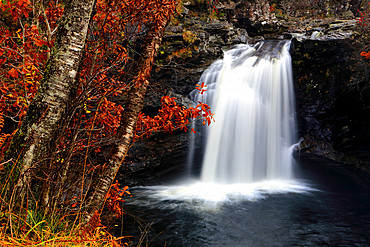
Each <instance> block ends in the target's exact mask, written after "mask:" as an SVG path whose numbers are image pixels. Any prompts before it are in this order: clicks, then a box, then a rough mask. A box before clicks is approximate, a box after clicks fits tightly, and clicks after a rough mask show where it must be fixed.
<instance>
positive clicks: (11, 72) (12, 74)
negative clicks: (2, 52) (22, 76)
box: [8, 68, 18, 78]
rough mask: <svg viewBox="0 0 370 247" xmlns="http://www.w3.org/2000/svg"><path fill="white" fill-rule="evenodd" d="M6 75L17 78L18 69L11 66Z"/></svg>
mask: <svg viewBox="0 0 370 247" xmlns="http://www.w3.org/2000/svg"><path fill="white" fill-rule="evenodd" d="M8 75H10V76H11V77H13V78H17V77H18V71H17V70H16V69H14V68H12V69H11V70H9V72H8Z"/></svg>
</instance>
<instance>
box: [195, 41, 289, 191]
mask: <svg viewBox="0 0 370 247" xmlns="http://www.w3.org/2000/svg"><path fill="white" fill-rule="evenodd" d="M289 47H290V42H288V41H265V42H261V43H257V44H256V45H254V46H249V45H239V46H236V47H234V48H232V49H231V50H229V51H226V52H225V53H224V59H222V60H218V61H216V62H215V63H213V64H212V65H211V66H210V68H209V69H208V70H207V71H205V72H204V73H203V75H202V77H201V79H200V82H205V84H206V85H207V86H208V88H207V89H208V90H207V92H206V93H205V94H204V95H203V96H201V95H197V94H196V93H195V92H194V93H193V96H194V101H195V102H197V101H203V102H206V103H207V104H209V105H210V106H211V107H212V111H213V112H214V113H215V119H216V122H215V123H212V124H211V126H210V127H209V129H208V130H207V131H206V132H207V133H206V148H205V155H204V160H203V164H202V173H201V181H202V182H205V183H225V184H236V183H250V182H256V181H261V180H273V179H290V178H292V162H293V159H292V148H291V147H292V146H293V144H294V143H295V113H294V93H293V84H292V65H291V57H290V54H289Z"/></svg>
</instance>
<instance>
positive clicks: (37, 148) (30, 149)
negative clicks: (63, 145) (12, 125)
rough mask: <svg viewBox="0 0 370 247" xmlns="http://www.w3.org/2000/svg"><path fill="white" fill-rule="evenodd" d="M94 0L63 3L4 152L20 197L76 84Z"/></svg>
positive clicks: (43, 156)
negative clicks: (39, 77)
mask: <svg viewBox="0 0 370 247" xmlns="http://www.w3.org/2000/svg"><path fill="white" fill-rule="evenodd" d="M95 2H96V0H69V1H67V2H66V5H65V9H64V13H63V16H62V18H61V20H60V23H59V25H58V32H57V37H56V41H55V46H54V47H53V48H52V52H51V57H50V59H49V61H48V62H47V64H46V70H45V73H44V78H43V81H42V85H41V86H40V88H39V90H38V92H37V94H36V96H35V98H34V99H33V101H32V103H31V104H30V106H29V109H28V111H27V114H26V116H25V118H24V120H23V121H22V125H21V126H20V128H19V129H18V131H17V132H16V134H15V135H14V137H13V139H12V142H11V146H10V148H9V151H8V152H7V153H6V156H7V158H8V159H9V158H13V160H18V162H17V164H16V165H17V168H16V171H17V172H16V174H18V176H17V175H15V176H13V177H15V178H16V179H15V181H17V183H16V185H15V186H16V188H17V192H18V195H20V196H24V194H25V187H26V185H27V184H29V182H30V180H31V178H32V173H33V171H34V170H37V169H42V164H43V163H45V162H46V159H45V157H46V156H47V155H49V152H48V151H49V150H50V149H49V147H50V141H51V140H52V138H53V134H54V132H55V131H56V129H57V128H58V123H59V121H60V120H61V118H62V117H63V113H64V110H65V108H66V104H67V102H68V99H69V94H70V92H71V89H72V87H73V85H74V84H75V83H76V75H77V72H78V67H79V64H80V61H81V59H82V54H83V50H84V47H85V42H86V37H87V33H88V28H89V24H90V21H91V19H92V16H93V10H94V8H95ZM13 185H14V184H13ZM13 185H11V186H13ZM19 193H20V194H19Z"/></svg>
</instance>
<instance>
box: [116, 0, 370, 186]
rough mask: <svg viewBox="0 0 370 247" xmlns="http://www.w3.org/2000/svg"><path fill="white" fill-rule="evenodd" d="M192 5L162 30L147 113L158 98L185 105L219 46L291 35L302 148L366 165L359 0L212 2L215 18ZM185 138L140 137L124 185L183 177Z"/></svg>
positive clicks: (368, 142)
mask: <svg viewBox="0 0 370 247" xmlns="http://www.w3.org/2000/svg"><path fill="white" fill-rule="evenodd" d="M192 2H194V1H190V2H188V3H189V4H188V5H186V6H185V11H183V17H182V19H180V20H179V22H178V23H176V25H173V26H170V27H168V29H167V35H166V36H165V37H164V39H163V44H162V46H161V49H160V54H159V56H158V58H157V62H156V66H155V68H154V73H153V75H152V82H151V86H150V88H149V90H148V93H147V101H146V102H147V104H146V106H145V109H144V112H145V113H147V114H149V115H155V114H156V112H157V110H158V108H159V104H160V98H161V97H162V96H163V95H168V94H170V95H172V96H175V97H177V98H179V99H180V102H181V104H184V105H187V104H189V101H188V98H187V95H188V94H189V93H190V92H191V91H192V90H193V89H194V87H195V84H196V83H198V80H199V78H200V76H201V74H202V73H203V71H204V70H205V69H206V68H207V67H208V66H209V65H210V64H211V63H212V62H213V61H214V60H215V59H217V58H220V57H222V49H224V48H226V47H230V46H232V45H235V44H239V43H246V42H249V43H253V42H255V41H258V40H263V39H292V60H293V77H294V83H295V91H296V101H297V106H296V108H297V119H298V127H299V133H298V136H299V137H300V138H301V139H302V142H301V147H300V149H301V152H309V153H315V154H318V155H321V156H325V157H327V158H331V159H333V160H336V161H340V162H343V163H348V164H352V165H354V166H356V167H358V168H360V169H363V170H368V171H369V170H370V169H369V167H370V166H369V164H370V125H369V124H368V123H369V122H370V121H369V120H370V89H369V71H370V70H369V69H370V67H369V64H368V61H365V60H363V58H362V57H361V56H359V53H360V51H362V50H363V49H365V48H364V47H365V45H367V44H366V42H367V41H366V40H365V41H361V39H360V38H361V36H360V35H358V33H357V21H356V20H355V19H354V14H355V13H356V11H357V9H358V8H360V7H361V6H363V5H362V3H361V2H359V1H351V4H350V1H349V0H341V1H336V2H333V3H332V2H331V1H317V2H318V3H317V4H318V5H317V6H318V7H317V8H315V9H314V10H312V11H308V10H307V9H305V6H306V5H307V1H300V0H299V1H297V3H296V6H291V4H289V2H290V1H288V0H286V1H274V0H272V1H270V2H266V1H265V0H255V1H248V2H247V3H245V2H244V1H239V2H232V1H221V2H219V3H218V5H215V6H214V7H215V8H216V9H218V11H220V12H222V13H224V15H223V16H222V17H221V18H218V19H212V18H204V17H194V16H191V13H192V12H194V11H195V10H196V9H197V8H207V6H206V5H201V6H199V5H195V4H193V3H192ZM211 2H212V1H211ZM305 4H306V5H305ZM300 6H301V7H300ZM304 10H307V11H308V12H307V11H306V12H305V11H304ZM302 16H304V17H305V18H302ZM307 17H310V18H307ZM197 135H198V136H196V137H195V139H196V140H197V141H196V144H197V147H198V148H196V150H195V152H196V155H195V160H194V165H193V167H192V170H191V172H192V173H193V174H198V173H199V170H200V164H201V159H202V158H201V157H202V149H201V148H200V147H201V146H202V145H203V144H202V141H201V138H200V136H199V135H200V134H199V133H198V134H197ZM190 138H191V135H189V133H183V132H177V133H174V134H173V135H163V134H162V135H157V136H153V137H151V138H150V139H148V140H144V141H141V142H138V143H137V144H135V145H134V146H133V148H132V150H131V153H130V156H129V157H128V159H127V163H126V164H125V166H123V167H122V172H121V176H122V179H123V178H124V179H125V180H126V181H125V183H126V184H154V183H166V182H169V181H171V179H173V178H178V177H181V176H183V177H186V176H189V168H188V164H187V161H186V160H187V156H188V153H189V147H188V144H189V142H190ZM191 172H190V173H191Z"/></svg>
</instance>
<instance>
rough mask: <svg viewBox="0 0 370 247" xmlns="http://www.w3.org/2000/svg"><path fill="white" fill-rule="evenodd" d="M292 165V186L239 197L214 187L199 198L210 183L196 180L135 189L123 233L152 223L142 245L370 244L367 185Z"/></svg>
mask: <svg viewBox="0 0 370 247" xmlns="http://www.w3.org/2000/svg"><path fill="white" fill-rule="evenodd" d="M297 160H298V162H297V164H295V166H294V168H295V169H294V174H295V177H296V178H295V179H294V180H291V181H276V182H267V183H265V184H264V183H263V182H261V183H259V184H255V185H251V184H249V185H245V187H244V188H242V190H243V191H244V192H243V193H241V192H238V191H237V188H236V189H235V190H234V191H233V192H229V193H228V194H227V193H226V194H223V193H224V192H223V189H222V187H217V186H216V187H214V189H215V191H209V192H208V193H206V194H202V192H201V191H202V190H206V189H207V185H205V184H203V185H201V186H199V187H196V185H195V184H198V185H199V182H196V181H195V182H193V183H192V184H186V185H168V186H152V187H138V188H132V190H131V192H132V194H133V197H131V198H127V199H126V204H125V209H126V211H127V215H126V216H124V220H123V225H124V229H123V233H124V234H123V235H126V236H127V235H131V236H140V234H141V231H140V230H139V227H140V228H141V229H144V228H145V227H146V226H149V225H150V227H149V228H150V229H149V231H148V234H147V235H146V237H145V238H143V239H142V240H143V244H142V246H147V245H146V244H148V245H149V246H176V247H180V246H370V231H369V229H370V189H369V187H367V186H368V185H366V184H368V182H367V181H365V180H364V178H363V177H361V176H359V175H358V174H357V173H356V172H353V171H350V170H348V169H347V168H346V166H344V165H342V164H339V163H335V162H333V161H330V160H327V159H324V158H320V157H316V156H314V155H310V154H302V155H301V156H300V157H299V158H298V159H297ZM208 186H211V185H208ZM240 186H242V185H240ZM226 190H230V188H226ZM246 191H247V192H246ZM202 197H203V199H202ZM212 198H213V199H212ZM139 221H140V222H141V225H140V223H139ZM138 241H139V240H138V239H136V238H135V239H134V243H133V244H134V245H133V246H136V245H135V244H137V243H138Z"/></svg>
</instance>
